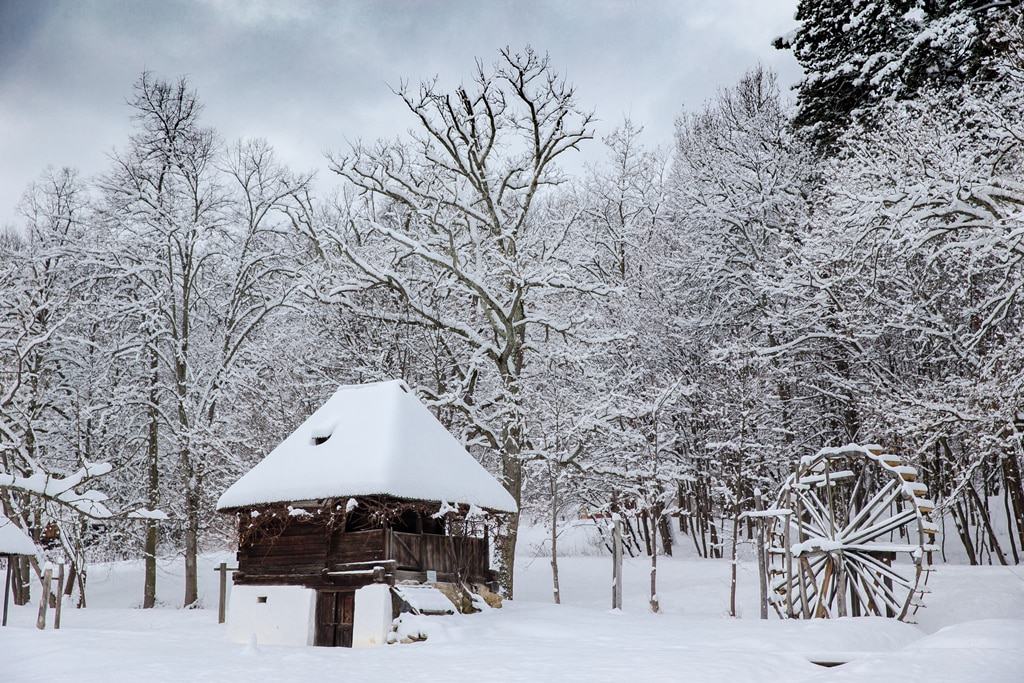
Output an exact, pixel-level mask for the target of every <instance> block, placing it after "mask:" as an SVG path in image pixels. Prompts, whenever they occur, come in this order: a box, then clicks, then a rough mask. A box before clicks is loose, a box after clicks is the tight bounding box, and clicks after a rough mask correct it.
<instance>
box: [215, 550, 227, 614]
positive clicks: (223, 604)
mask: <svg viewBox="0 0 1024 683" xmlns="http://www.w3.org/2000/svg"><path fill="white" fill-rule="evenodd" d="M217 571H218V572H220V597H219V599H218V600H217V623H218V624H223V623H224V621H225V612H226V611H227V599H228V563H227V562H221V563H220V565H219V566H218V567H217Z"/></svg>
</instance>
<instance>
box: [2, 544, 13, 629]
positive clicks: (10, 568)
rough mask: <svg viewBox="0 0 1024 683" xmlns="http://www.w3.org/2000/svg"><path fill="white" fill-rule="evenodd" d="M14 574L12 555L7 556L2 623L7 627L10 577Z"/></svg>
mask: <svg viewBox="0 0 1024 683" xmlns="http://www.w3.org/2000/svg"><path fill="white" fill-rule="evenodd" d="M13 573H14V555H8V556H7V579H6V580H5V581H4V622H3V625H4V626H7V607H8V605H9V604H10V600H11V575H12V574H13Z"/></svg>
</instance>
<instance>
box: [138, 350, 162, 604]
mask: <svg viewBox="0 0 1024 683" xmlns="http://www.w3.org/2000/svg"><path fill="white" fill-rule="evenodd" d="M158 363H159V357H158V356H157V353H156V348H155V347H154V346H152V345H151V346H150V348H149V372H150V375H149V426H148V429H147V432H148V433H147V443H146V457H147V460H148V466H149V478H148V481H147V485H148V491H147V493H148V495H147V500H146V502H147V503H148V504H149V509H150V510H155V509H156V507H157V505H158V504H159V502H160V468H159V458H160V443H159V418H160V415H159V410H158V408H157V401H158V400H159V393H158V391H157V388H158V387H157V382H158V381H159V377H158V372H159V367H158ZM157 533H158V532H157V524H156V521H155V520H152V519H150V520H146V547H145V550H144V555H145V558H146V578H145V586H144V587H143V590H142V607H143V608H145V609H149V608H152V607H155V606H156V553H157V544H158V541H159V538H158V536H157Z"/></svg>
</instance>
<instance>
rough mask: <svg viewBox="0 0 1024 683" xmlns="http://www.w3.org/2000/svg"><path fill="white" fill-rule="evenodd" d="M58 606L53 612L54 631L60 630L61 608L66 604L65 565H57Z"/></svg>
mask: <svg viewBox="0 0 1024 683" xmlns="http://www.w3.org/2000/svg"><path fill="white" fill-rule="evenodd" d="M56 594H57V606H56V608H55V609H54V612H53V629H54V630H55V631H56V630H58V629H60V608H61V606H62V605H63V604H64V563H63V562H61V563H60V564H59V565H57V593H56Z"/></svg>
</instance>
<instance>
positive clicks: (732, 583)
mask: <svg viewBox="0 0 1024 683" xmlns="http://www.w3.org/2000/svg"><path fill="white" fill-rule="evenodd" d="M739 535H740V506H739V505H738V504H737V505H736V510H735V512H734V514H733V517H732V553H731V560H732V561H731V562H730V563H729V565H730V569H729V616H730V617H735V616H736V565H737V563H738V561H737V554H736V543H737V541H738V540H739Z"/></svg>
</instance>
